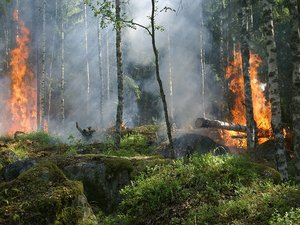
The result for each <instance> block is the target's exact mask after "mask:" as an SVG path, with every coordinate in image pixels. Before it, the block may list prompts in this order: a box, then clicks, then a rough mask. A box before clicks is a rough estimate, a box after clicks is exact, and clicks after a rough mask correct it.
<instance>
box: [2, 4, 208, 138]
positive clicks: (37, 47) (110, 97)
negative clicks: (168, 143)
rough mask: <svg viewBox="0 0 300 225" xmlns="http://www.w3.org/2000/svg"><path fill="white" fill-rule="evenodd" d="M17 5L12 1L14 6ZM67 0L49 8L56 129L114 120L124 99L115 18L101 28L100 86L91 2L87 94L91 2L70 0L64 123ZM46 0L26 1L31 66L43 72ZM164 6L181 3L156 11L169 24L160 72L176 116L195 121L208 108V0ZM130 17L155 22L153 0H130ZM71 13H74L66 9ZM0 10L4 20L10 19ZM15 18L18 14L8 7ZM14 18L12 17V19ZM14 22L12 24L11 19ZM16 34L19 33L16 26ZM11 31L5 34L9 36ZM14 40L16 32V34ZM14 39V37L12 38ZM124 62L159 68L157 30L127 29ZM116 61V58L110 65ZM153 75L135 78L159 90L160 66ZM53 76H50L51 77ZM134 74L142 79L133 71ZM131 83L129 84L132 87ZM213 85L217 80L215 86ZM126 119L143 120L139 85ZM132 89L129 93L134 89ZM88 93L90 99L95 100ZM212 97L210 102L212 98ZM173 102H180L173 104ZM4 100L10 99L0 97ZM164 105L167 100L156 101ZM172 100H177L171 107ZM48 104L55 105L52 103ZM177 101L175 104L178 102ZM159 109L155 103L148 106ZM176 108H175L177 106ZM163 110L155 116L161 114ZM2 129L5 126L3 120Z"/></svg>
mask: <svg viewBox="0 0 300 225" xmlns="http://www.w3.org/2000/svg"><path fill="white" fill-rule="evenodd" d="M13 4H14V7H10V8H11V9H13V8H15V7H16V5H15V3H13ZM60 4H61V1H57V5H56V4H55V1H54V0H53V2H52V1H51V3H50V2H48V3H47V6H46V7H47V8H46V76H47V80H46V92H47V94H46V98H48V93H49V87H50V86H49V85H50V83H51V88H52V99H51V109H50V115H49V116H50V123H49V129H50V132H54V133H61V132H62V133H63V132H66V133H68V134H77V130H76V128H75V122H76V121H78V122H79V124H80V126H82V127H86V126H92V127H96V128H103V127H110V126H113V125H114V121H115V114H116V107H117V83H116V58H115V34H114V30H113V27H112V26H108V27H107V28H104V29H102V30H101V41H100V49H101V57H102V58H101V65H102V67H101V74H102V75H103V81H104V88H105V90H108V91H107V93H103V92H104V90H100V84H101V78H100V73H99V57H98V56H99V51H98V48H99V42H98V18H96V17H94V14H93V12H92V11H91V9H90V8H89V7H88V8H87V23H88V27H87V28H88V30H87V34H88V35H87V36H88V55H87V59H88V62H89V67H88V68H89V72H90V93H89V96H87V94H86V93H87V91H86V90H87V85H88V84H87V76H86V73H87V66H86V50H85V23H84V5H83V4H82V2H81V1H79V0H72V4H70V5H64V9H65V11H64V12H65V15H63V16H64V31H65V40H64V44H65V50H64V51H65V53H64V61H65V115H66V118H65V125H64V127H63V128H62V127H61V123H60V120H59V117H60V115H59V112H60V110H59V107H60V92H59V90H60V89H59V87H60V76H61V61H62V58H61V36H60V24H59V23H60V22H59V21H60V17H61V14H60V8H59V7H60ZM41 5H42V3H40V1H34V3H32V1H29V0H28V1H20V5H19V10H20V17H21V19H22V20H24V22H25V24H26V25H27V26H28V27H29V29H30V31H31V38H32V42H31V53H30V54H31V61H30V66H31V67H32V69H33V70H34V73H35V74H38V75H41V68H40V67H41V65H39V64H40V63H41V61H40V60H41V41H42V39H41V34H42V29H41V28H42V26H41V18H42V15H41V7H42V6H41ZM165 6H167V7H170V8H172V9H175V10H176V12H172V11H168V12H160V13H159V14H158V15H157V17H156V24H157V25H160V26H162V27H163V28H164V31H162V32H160V31H157V35H156V42H157V45H158V49H159V53H160V66H161V76H162V80H163V85H164V90H165V93H166V96H167V101H168V106H169V111H170V113H172V114H173V115H174V118H173V119H174V120H175V122H176V123H177V124H178V125H180V126H185V125H188V124H191V123H192V122H193V121H194V120H195V118H196V117H198V116H201V115H202V114H203V112H204V110H207V109H203V108H202V106H201V91H202V90H201V85H200V84H201V72H200V65H199V64H200V56H199V52H200V47H199V46H200V44H199V42H200V33H201V34H202V35H203V36H204V39H205V43H206V49H209V48H210V45H209V43H210V41H209V34H208V31H207V30H206V29H202V30H201V29H200V28H201V26H200V16H199V15H200V14H201V13H199V12H200V11H201V4H200V2H199V1H194V0H185V1H183V3H181V1H179V0H178V1H171V0H166V1H160V2H159V5H158V8H159V9H163V8H164V7H165ZM126 9H127V10H128V13H127V16H128V18H132V19H133V20H134V21H135V22H137V23H140V24H142V25H144V26H148V25H150V20H149V17H148V16H150V13H151V1H150V0H149V1H141V0H131V1H130V3H129V5H127V6H126ZM66 15H68V17H66ZM4 19H5V18H4V17H1V20H2V21H1V23H2V22H3V23H5V20H4ZM8 19H9V20H11V14H9V13H8ZM9 24H10V25H11V26H14V25H13V22H12V21H10V22H9ZM9 24H8V25H9ZM10 35H11V36H12V37H13V36H14V35H15V33H14V31H13V29H12V31H10ZM3 37H4V36H3ZM10 41H11V42H12V41H13V38H12V39H10ZM13 45H14V44H12V46H13ZM0 48H1V49H0V50H1V52H4V51H5V46H4V44H2V42H1V44H0ZM123 50H124V52H123V62H124V74H125V75H126V76H128V77H132V78H133V79H134V76H133V74H132V68H131V67H132V66H140V67H147V66H150V67H151V68H153V59H154V57H153V56H154V55H153V50H152V46H151V37H150V36H149V35H148V34H147V32H146V31H145V30H143V29H141V28H137V29H136V30H135V29H130V28H126V29H124V30H123ZM0 57H1V61H2V62H3V61H5V54H1V55H0ZM108 65H109V66H108ZM206 68H207V70H206V79H207V83H211V81H210V79H211V77H212V76H213V74H212V72H211V71H210V70H209V69H208V68H210V67H209V66H207V67H206ZM4 70H5V69H4V63H1V70H0V72H1V71H4ZM170 71H171V72H172V73H171V79H172V85H173V86H172V91H173V99H171V97H170ZM150 72H151V75H150V76H149V77H147V78H146V79H144V80H143V82H141V80H136V82H137V84H138V85H139V87H140V89H141V90H142V92H146V93H151V94H152V95H154V96H159V89H158V84H157V81H156V78H155V73H154V70H153V69H152V70H150ZM8 74H9V72H7V73H6V74H5V73H3V72H1V90H0V91H1V101H2V100H3V99H5V97H3V96H6V95H7V93H9V92H10V90H9V86H10V85H9V84H8V83H9V79H8V77H9V75H8ZM50 76H51V77H50ZM134 80H135V79H134ZM127 86H128V85H126V84H125V88H127V89H128V87H127ZM209 89H210V90H211V91H213V90H212V89H211V87H209ZM101 93H102V94H104V95H105V98H106V99H105V101H104V102H103V104H102V105H103V108H102V110H103V115H104V118H103V120H104V123H102V124H100V109H101V105H100V95H101ZM125 93H127V94H125V112H124V120H125V122H126V124H127V125H128V126H135V125H138V123H139V120H137V119H135V118H136V117H137V115H138V114H139V110H140V107H139V106H138V103H137V99H136V96H135V95H134V94H132V91H131V92H130V91H129V92H126V90H125ZM128 93H129V94H128ZM88 99H89V100H88ZM209 101H210V100H209V99H207V100H206V105H209V104H210V103H209ZM172 103H173V104H172ZM1 104H2V105H3V102H1ZM153 104H154V105H157V107H158V108H159V110H160V111H161V110H162V107H161V103H160V100H159V101H158V102H156V103H153ZM172 105H173V107H172ZM46 108H47V109H46V110H48V106H47V107H46ZM171 108H172V110H171ZM149 110H152V109H149ZM171 111H172V112H171ZM162 115H163V113H160V115H159V116H158V117H159V118H156V119H158V120H161V119H163V118H162ZM0 132H2V133H3V132H5V131H3V130H2V127H1V128H0Z"/></svg>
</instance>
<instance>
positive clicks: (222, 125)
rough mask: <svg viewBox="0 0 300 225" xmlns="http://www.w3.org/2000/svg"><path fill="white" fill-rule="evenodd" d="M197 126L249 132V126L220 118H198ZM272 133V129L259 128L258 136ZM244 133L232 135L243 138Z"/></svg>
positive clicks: (269, 135)
mask: <svg viewBox="0 0 300 225" xmlns="http://www.w3.org/2000/svg"><path fill="white" fill-rule="evenodd" d="M195 128H216V129H222V130H232V131H237V132H242V133H247V126H244V125H240V124H234V123H228V122H224V121H220V120H210V119H206V118H197V119H196V121H195ZM271 136H272V133H271V131H270V130H264V129H258V138H270V137H271ZM244 137H247V136H243V135H236V136H232V138H240V139H243V138H244Z"/></svg>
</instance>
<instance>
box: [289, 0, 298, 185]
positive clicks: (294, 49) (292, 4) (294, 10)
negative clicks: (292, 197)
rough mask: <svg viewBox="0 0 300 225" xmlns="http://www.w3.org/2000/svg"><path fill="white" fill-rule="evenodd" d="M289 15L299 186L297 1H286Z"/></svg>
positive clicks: (294, 127) (295, 146)
mask: <svg viewBox="0 0 300 225" xmlns="http://www.w3.org/2000/svg"><path fill="white" fill-rule="evenodd" d="M287 2H288V5H289V11H290V14H291V25H292V38H291V51H292V56H293V61H292V62H293V111H292V114H293V131H294V136H293V139H294V151H295V153H296V156H297V162H296V170H297V176H296V182H297V183H298V184H300V122H299V121H300V30H299V29H300V28H299V9H298V5H297V0H288V1H287Z"/></svg>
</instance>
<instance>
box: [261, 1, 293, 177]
mask: <svg viewBox="0 0 300 225" xmlns="http://www.w3.org/2000/svg"><path fill="white" fill-rule="evenodd" d="M263 17H264V34H265V39H266V47H267V55H268V57H267V62H268V75H269V76H268V77H269V82H268V83H269V99H270V102H271V105H272V108H271V109H272V130H273V135H274V142H275V151H276V162H277V170H278V171H279V173H280V175H281V179H282V180H283V181H286V180H288V173H287V162H286V156H285V146H284V145H285V143H284V136H283V129H282V122H281V117H282V116H281V104H280V93H279V84H278V83H279V76H278V66H277V48H276V43H275V37H274V25H273V16H272V0H263Z"/></svg>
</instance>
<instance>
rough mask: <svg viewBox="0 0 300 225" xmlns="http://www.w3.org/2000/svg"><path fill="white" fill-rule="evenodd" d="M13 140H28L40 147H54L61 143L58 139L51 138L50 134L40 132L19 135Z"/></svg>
mask: <svg viewBox="0 0 300 225" xmlns="http://www.w3.org/2000/svg"><path fill="white" fill-rule="evenodd" d="M15 139H16V140H18V141H26V140H30V141H33V142H34V143H36V144H39V145H41V146H49V145H56V144H60V143H61V141H60V140H59V138H58V137H54V136H51V135H50V134H48V133H45V132H42V131H38V132H33V133H29V134H24V135H20V136H18V137H16V138H15Z"/></svg>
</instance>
